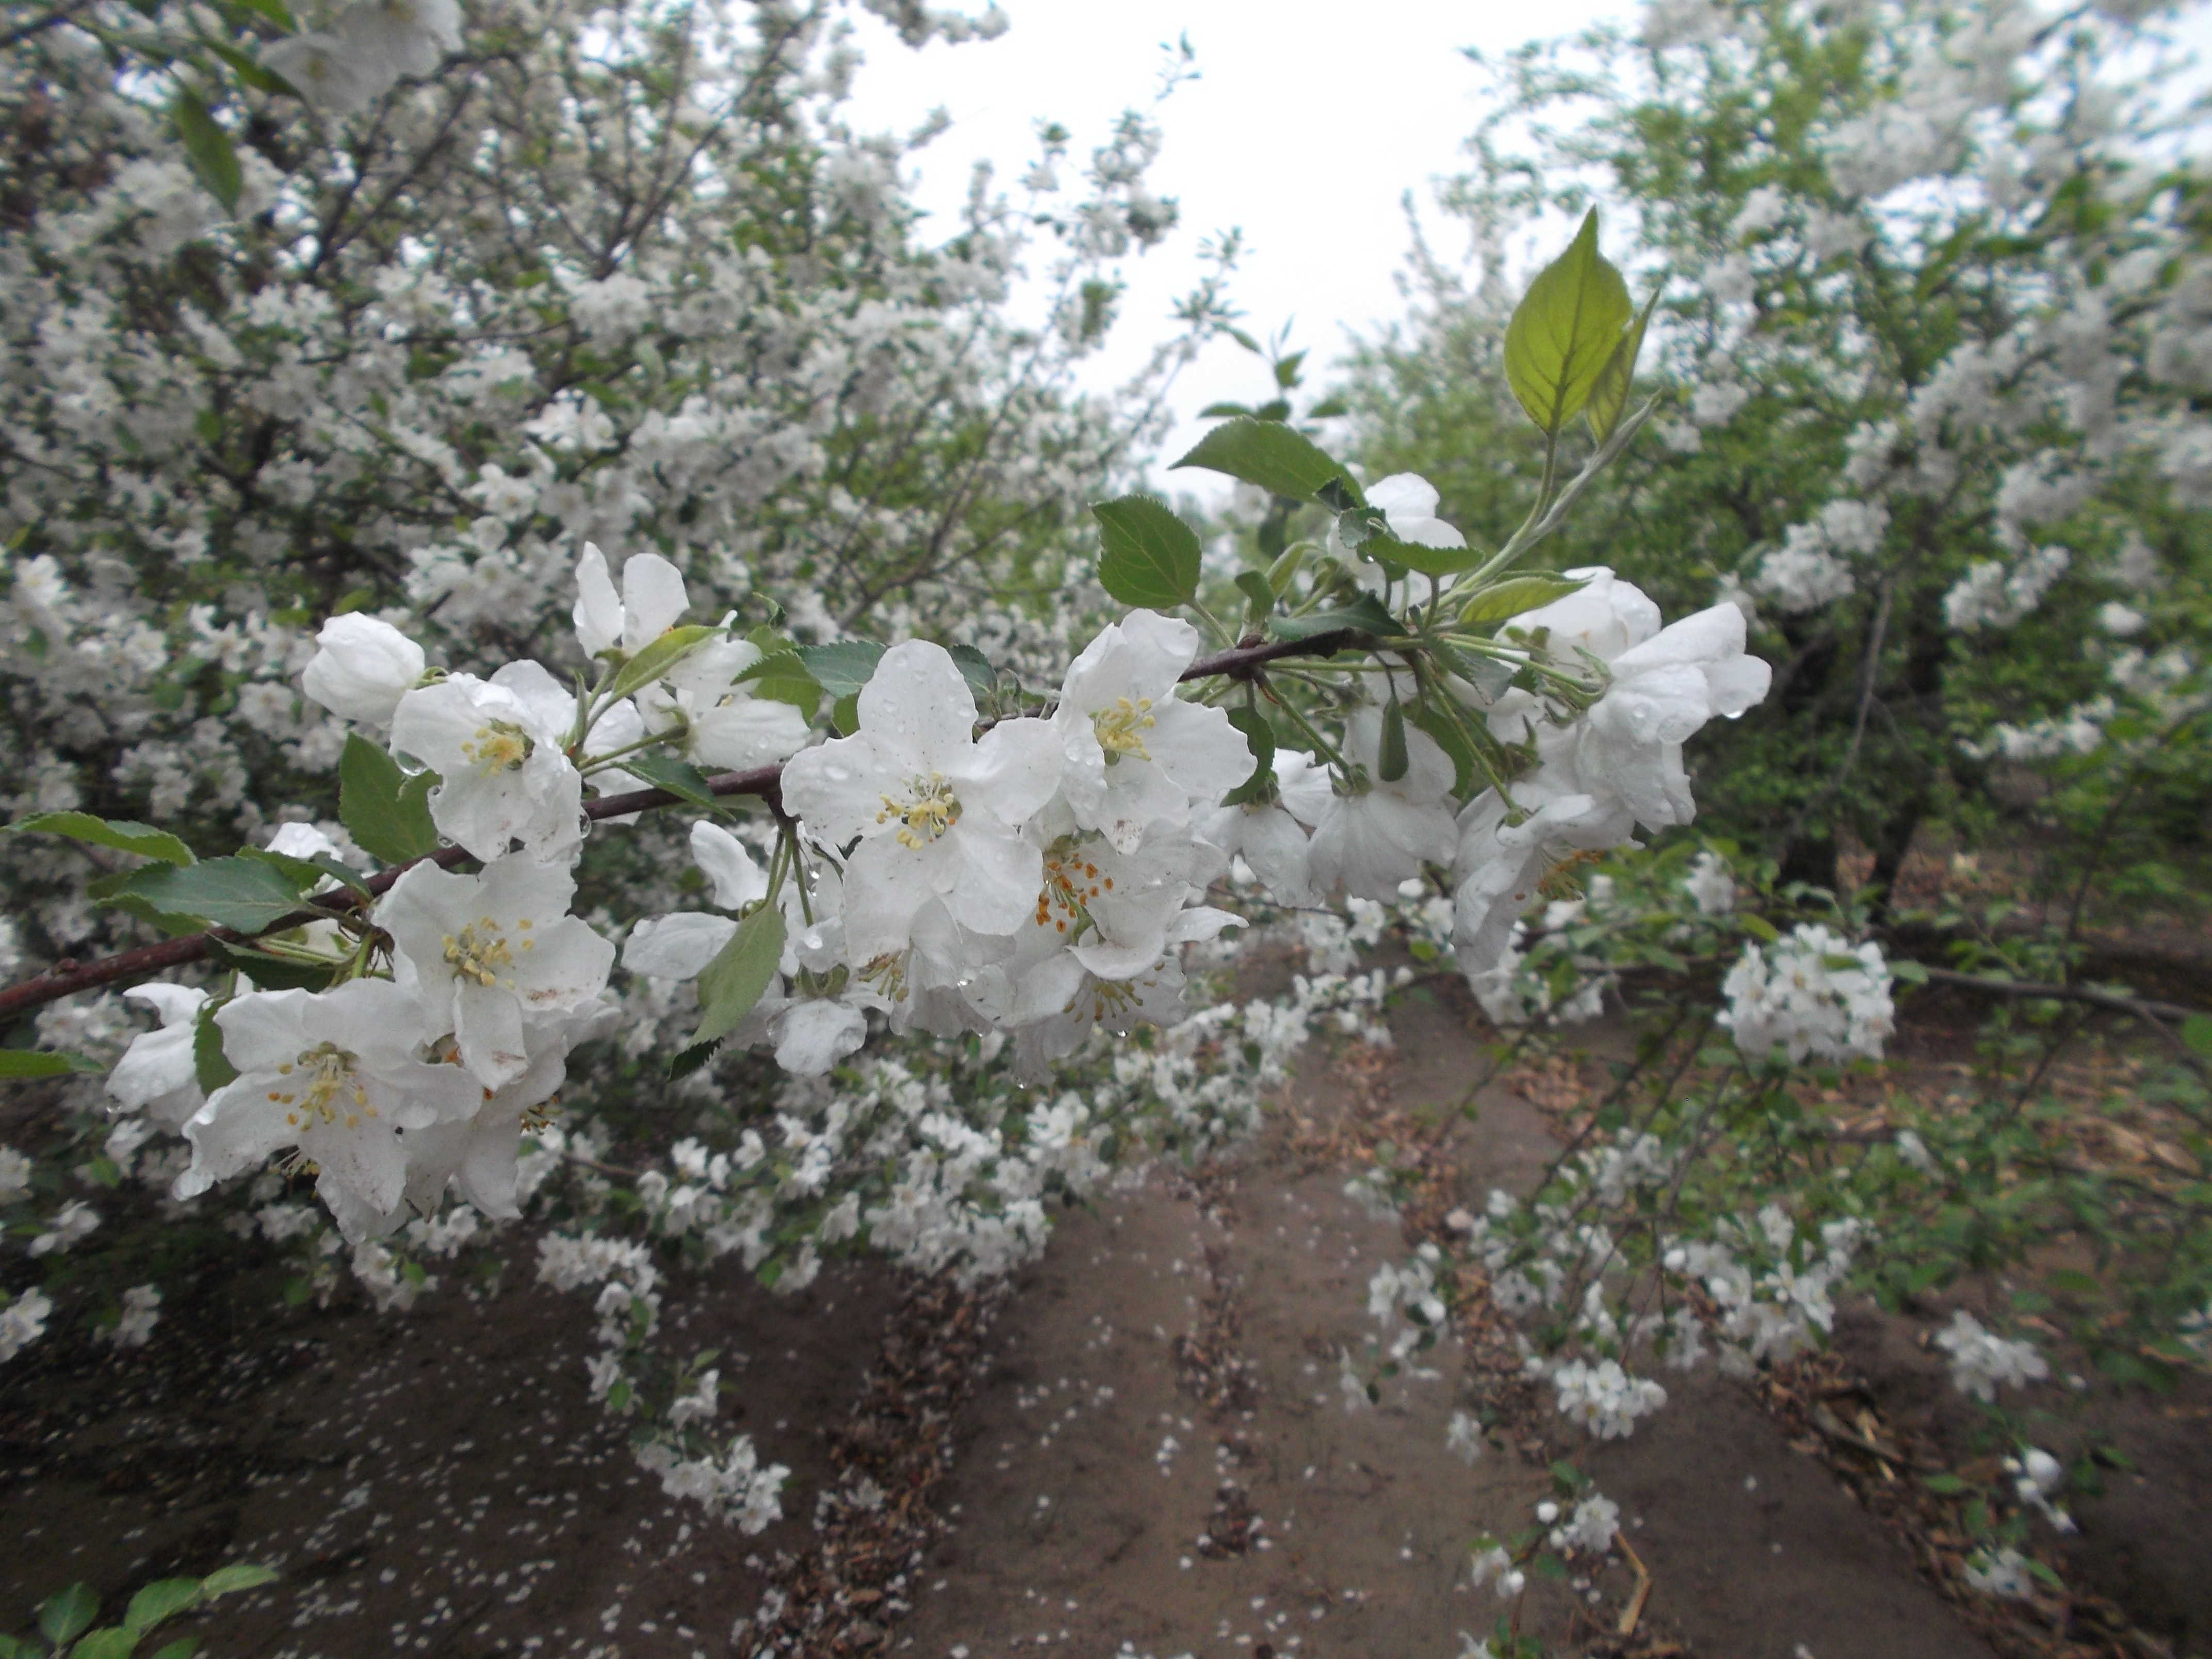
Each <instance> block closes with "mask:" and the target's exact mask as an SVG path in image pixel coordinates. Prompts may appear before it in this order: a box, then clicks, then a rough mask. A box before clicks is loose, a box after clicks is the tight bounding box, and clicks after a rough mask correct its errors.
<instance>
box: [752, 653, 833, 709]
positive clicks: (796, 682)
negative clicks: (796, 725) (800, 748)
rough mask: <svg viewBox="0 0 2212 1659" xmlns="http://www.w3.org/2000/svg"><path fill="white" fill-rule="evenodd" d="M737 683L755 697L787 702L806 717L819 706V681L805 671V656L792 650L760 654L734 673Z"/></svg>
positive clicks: (820, 702) (820, 693)
mask: <svg viewBox="0 0 2212 1659" xmlns="http://www.w3.org/2000/svg"><path fill="white" fill-rule="evenodd" d="M738 684H741V685H744V686H748V687H750V689H751V691H752V694H753V696H756V697H765V698H767V699H769V701H770V702H787V703H789V704H791V705H792V706H793V708H797V709H798V710H799V713H800V714H804V715H805V716H806V718H807V719H808V720H812V719H813V718H814V711H815V710H816V709H817V708H820V707H821V706H822V683H821V682H820V681H819V680H817V679H816V678H814V676H813V675H811V674H810V673H808V672H807V671H806V661H805V659H804V658H803V657H801V656H800V655H799V653H797V652H796V651H778V652H776V653H774V654H773V655H770V656H766V657H763V658H762V659H760V660H759V661H758V662H757V663H755V664H754V665H752V666H751V667H750V668H748V669H746V670H745V671H744V673H742V674H740V675H738Z"/></svg>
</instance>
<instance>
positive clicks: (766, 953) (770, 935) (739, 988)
mask: <svg viewBox="0 0 2212 1659" xmlns="http://www.w3.org/2000/svg"><path fill="white" fill-rule="evenodd" d="M782 957H783V912H782V911H781V910H780V909H778V908H776V907H775V905H773V904H763V905H762V906H761V907H760V908H759V909H757V910H756V911H754V912H753V913H752V915H749V916H747V917H746V918H745V919H744V921H741V922H739V923H738V931H737V932H736V933H733V934H732V935H731V936H730V942H729V943H728V944H727V945H724V946H723V947H722V948H721V951H720V952H719V953H718V954H717V955H716V956H715V957H714V960H713V961H712V962H710V963H708V964H707V966H706V968H705V969H703V970H702V972H701V974H700V975H699V1009H700V1014H699V1029H698V1030H696V1031H694V1032H692V1034H691V1041H692V1042H693V1044H695V1045H696V1044H698V1043H702V1042H716V1041H718V1040H720V1038H723V1037H726V1036H729V1034H730V1033H731V1032H732V1031H733V1030H736V1029H737V1026H738V1021H739V1020H741V1019H743V1018H744V1017H745V1016H746V1015H747V1014H749V1013H750V1012H752V1011H753V1005H754V1004H755V1003H757V1002H758V1001H759V1000H761V995H762V994H763V992H765V991H766V990H767V989H768V987H769V981H770V980H772V979H774V978H775V969H776V963H778V962H780V961H781V959H782Z"/></svg>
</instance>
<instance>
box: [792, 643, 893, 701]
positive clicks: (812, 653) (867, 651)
mask: <svg viewBox="0 0 2212 1659" xmlns="http://www.w3.org/2000/svg"><path fill="white" fill-rule="evenodd" d="M883 655H884V647H882V646H881V645H880V644H879V643H878V642H877V641H874V640H833V641H830V642H829V644H828V645H802V646H800V647H799V661H800V662H802V663H804V664H805V665H806V671H807V672H808V673H810V674H811V675H812V676H813V677H814V683H815V684H817V685H819V686H820V687H821V688H822V689H823V690H824V691H827V692H828V693H829V695H830V696H833V697H849V696H854V694H855V693H857V692H858V691H859V690H860V688H861V687H862V686H864V685H866V684H867V683H868V681H869V680H870V678H872V677H873V676H874V674H875V671H876V665H877V664H878V662H880V661H882V660H883Z"/></svg>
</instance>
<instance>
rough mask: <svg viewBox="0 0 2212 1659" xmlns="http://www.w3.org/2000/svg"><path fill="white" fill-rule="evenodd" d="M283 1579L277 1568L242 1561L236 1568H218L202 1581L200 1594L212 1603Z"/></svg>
mask: <svg viewBox="0 0 2212 1659" xmlns="http://www.w3.org/2000/svg"><path fill="white" fill-rule="evenodd" d="M280 1577H283V1575H282V1574H280V1573H279V1572H278V1571H276V1568H274V1567H264V1566H262V1565H258V1563H256V1562H252V1561H241V1562H240V1563H239V1564H238V1565H235V1566H229V1567H217V1568H216V1570H215V1571H213V1572H211V1573H210V1574H209V1575H208V1576H207V1577H204V1578H203V1579H201V1580H200V1594H201V1595H204V1596H206V1597H207V1598H208V1600H209V1601H214V1600H215V1598H216V1596H218V1595H229V1594H230V1593H231V1592H232V1591H233V1590H246V1589H260V1588H261V1587H262V1586H263V1585H264V1584H273V1583H276V1581H277V1579H278V1578H280Z"/></svg>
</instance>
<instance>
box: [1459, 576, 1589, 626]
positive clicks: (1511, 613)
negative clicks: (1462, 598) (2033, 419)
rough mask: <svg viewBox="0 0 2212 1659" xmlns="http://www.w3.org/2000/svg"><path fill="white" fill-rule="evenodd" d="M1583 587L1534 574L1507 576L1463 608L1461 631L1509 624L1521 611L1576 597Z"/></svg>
mask: <svg viewBox="0 0 2212 1659" xmlns="http://www.w3.org/2000/svg"><path fill="white" fill-rule="evenodd" d="M1585 586H1588V584H1587V582H1585V581H1583V580H1578V579H1575V578H1571V577H1567V576H1554V575H1551V574H1547V573H1546V572H1543V571H1536V570H1532V571H1530V572H1529V573H1528V574H1526V575H1523V576H1508V577H1507V578H1506V579H1505V580H1504V581H1502V582H1493V583H1492V584H1491V585H1490V586H1487V587H1486V588H1484V589H1482V591H1481V592H1478V593H1476V594H1475V595H1474V597H1473V598H1472V599H1468V602H1467V603H1466V604H1465V605H1462V606H1461V607H1460V611H1459V619H1460V623H1461V624H1462V626H1463V627H1467V628H1480V627H1481V626H1482V625H1483V624H1484V623H1502V622H1506V621H1510V619H1511V618H1513V617H1517V616H1520V615H1521V614H1522V612H1524V611H1534V610H1535V609H1536V608H1537V607H1538V606H1539V605H1549V604H1551V602H1552V601H1553V599H1565V598H1566V597H1567V595H1568V594H1570V593H1578V592H1581V591H1582V590H1583V587H1585Z"/></svg>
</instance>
